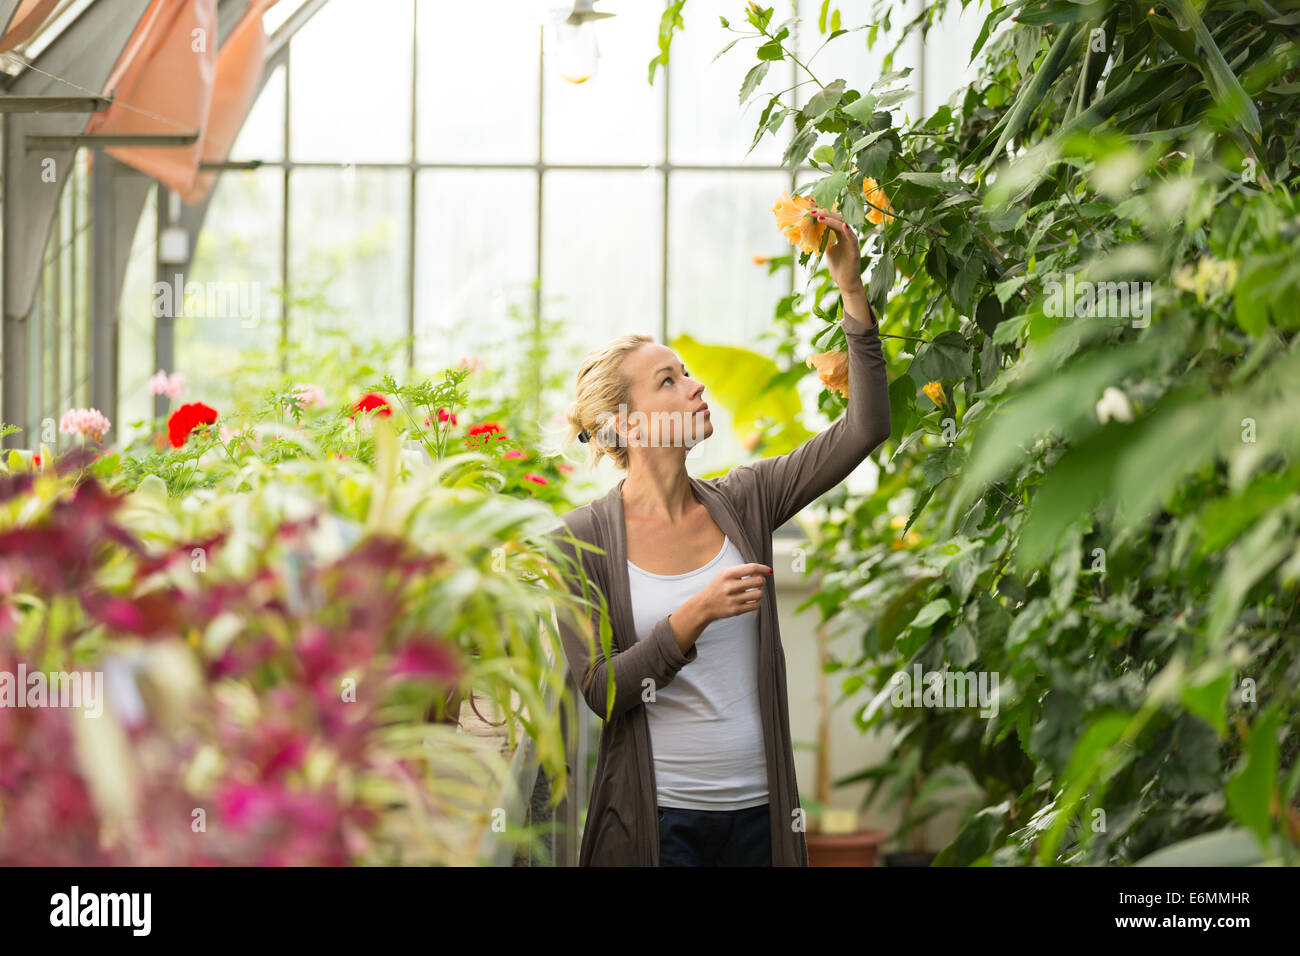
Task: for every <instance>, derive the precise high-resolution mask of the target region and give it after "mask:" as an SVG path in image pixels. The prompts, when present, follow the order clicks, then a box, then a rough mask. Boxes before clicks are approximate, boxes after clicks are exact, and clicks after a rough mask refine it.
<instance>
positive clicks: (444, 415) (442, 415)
mask: <svg viewBox="0 0 1300 956" xmlns="http://www.w3.org/2000/svg"><path fill="white" fill-rule="evenodd" d="M448 418H450V419H451V423H452V425H455V424H456V413H455V412H451V413H448V411H447V409H445V408H440V409H438V421H440V422H445V421H446V420H447V419H448ZM424 425H425V427H426V428H428V427H431V426H432V425H433V420H432V419H431V418H430V417H429V416H428V415H425V416H424Z"/></svg>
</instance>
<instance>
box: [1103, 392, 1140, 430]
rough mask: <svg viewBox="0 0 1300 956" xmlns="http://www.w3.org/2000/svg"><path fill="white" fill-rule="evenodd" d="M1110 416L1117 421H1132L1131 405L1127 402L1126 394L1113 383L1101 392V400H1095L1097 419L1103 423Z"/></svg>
mask: <svg viewBox="0 0 1300 956" xmlns="http://www.w3.org/2000/svg"><path fill="white" fill-rule="evenodd" d="M1112 418H1113V419H1115V421H1118V422H1131V421H1133V406H1132V405H1130V404H1129V402H1128V396H1127V395H1125V394H1124V393H1123V392H1121V391H1120V390H1119V389H1118V388H1116V387H1115V386H1113V385H1112V386H1110V387H1109V388H1107V389H1106V391H1104V392H1102V393H1101V400H1100V401H1099V402H1097V420H1098V421H1099V422H1101V423H1102V424H1103V425H1104V424H1106V422H1108V421H1110V420H1111V419H1112Z"/></svg>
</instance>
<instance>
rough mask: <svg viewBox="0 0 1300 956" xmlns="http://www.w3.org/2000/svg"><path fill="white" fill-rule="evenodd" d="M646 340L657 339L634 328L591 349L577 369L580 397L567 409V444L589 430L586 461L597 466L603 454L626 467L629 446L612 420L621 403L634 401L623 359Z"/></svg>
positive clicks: (625, 468)
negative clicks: (620, 436) (623, 369)
mask: <svg viewBox="0 0 1300 956" xmlns="http://www.w3.org/2000/svg"><path fill="white" fill-rule="evenodd" d="M647 342H654V339H653V338H651V337H650V336H648V335H641V334H639V333H635V332H630V333H628V334H627V335H620V336H619V337H618V338H616V339H614V340H613V341H611V342H609V343H608V344H606V345H604V346H603V347H601V348H598V349H593V350H592V351H590V352H588V353H587V357H586V358H585V359H583V361H582V365H581V367H580V368H579V369H578V378H577V384H576V386H575V390H576V392H577V398H576V399H575V400H574V401H573V403H572V404H570V405H569V409H568V411H567V412H566V413H565V417H566V418H567V419H568V422H569V428H568V431H567V433H566V435H565V444H570V443H572V442H574V441H576V440H577V439H578V434H579V433H580V432H582V431H586V432H587V464H588V466H590V467H593V468H594V467H595V465H596V463H597V462H599V461H600V459H601V458H602V457H604V456H606V455H608V456H609V457H610V458H611V459H613V461H614V464H615V466H616V467H618V468H619V469H621V470H623V471H626V470H627V447H626V446H625V445H621V444H619V438H618V434H617V433H616V432H615V430H614V427H613V421H614V419H615V418H616V417H617V415H618V409H619V406H620V405H629V404H631V403H630V401H629V397H630V393H631V390H632V383H631V382H630V381H629V380H628V378H627V376H625V375H624V374H623V371H622V366H623V360H624V359H625V358H627V356H628V354H629V353H631V352H635V351H636V350H637V349H639V348H640V347H641V346H642V345H645V344H646V343H647Z"/></svg>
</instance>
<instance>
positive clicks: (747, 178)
mask: <svg viewBox="0 0 1300 956" xmlns="http://www.w3.org/2000/svg"><path fill="white" fill-rule="evenodd" d="M789 182H790V181H789V177H788V176H787V175H785V174H783V173H779V172H774V173H767V172H763V173H758V172H755V173H740V172H737V173H692V172H674V173H673V174H672V177H671V179H670V181H669V214H668V223H669V245H668V253H669V259H668V329H669V341H670V342H671V341H672V339H673V338H674V337H675V336H677V335H679V334H681V333H686V334H689V335H690V336H691V337H692V338H694V339H696V340H697V341H700V342H703V343H705V344H708V345H735V346H739V347H741V348H747V349H752V350H754V351H757V352H760V353H763V354H768V353H769V352H770V351H771V346H770V345H768V344H764V342H763V341H762V340H761V339H760V336H761V335H762V334H763V333H764V332H766V331H767V330H769V329H771V328H772V326H773V323H774V319H773V314H774V313H775V310H776V305H777V302H778V300H779V299H780V298H781V297H782V296H784V295H787V294H788V293H789V291H790V273H789V271H788V270H785V269H782V270H780V271H778V272H777V273H775V274H774V275H768V269H767V266H766V265H759V264H756V263H755V262H754V257H755V256H760V255H761V256H771V255H783V254H784V253H786V252H787V251H788V249H789V243H787V242H786V241H785V240H784V239H783V238H782V237H781V234H780V232H779V231H778V229H777V226H776V219H775V218H774V217H773V215H772V213H771V207H772V204H773V203H774V202H775V201H776V199H777V197H778V196H780V195H781V192H782V191H783V190H788V189H789V188H790V187H789ZM687 367H688V368H689V363H688V365H687ZM702 381H703V382H704V395H705V401H709V402H710V406H711V409H712V411H713V418H712V420H713V435H712V437H710V438H709V440H708V441H706V442H704V443H702V444H701V445H700V446H699V447H698V448H695V449H693V450H692V451H691V453H690V455H689V457H688V459H687V464H688V466H689V470H690V472H691V473H692V474H695V475H703V474H707V473H709V472H711V471H715V470H718V469H721V468H725V467H727V466H729V465H733V464H736V463H737V462H741V461H747V460H748V459H749V458H750V457H751V456H750V453H749V452H748V451H747V450H746V449H745V448H744V446H743V445H742V444H741V440H740V436H738V435H736V434H735V433H734V432H733V431H732V428H731V415H730V413H729V412H728V411H727V409H725V408H724V407H722V406H721V405H720V403H718V402H716V401H710V400H709V397H708V396H709V395H710V391H709V384H710V383H709V382H708V381H707V380H704V379H702Z"/></svg>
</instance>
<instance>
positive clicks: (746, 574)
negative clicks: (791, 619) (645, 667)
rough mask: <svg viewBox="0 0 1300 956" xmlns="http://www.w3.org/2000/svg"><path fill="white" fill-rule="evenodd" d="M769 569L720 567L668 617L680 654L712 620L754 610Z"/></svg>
mask: <svg viewBox="0 0 1300 956" xmlns="http://www.w3.org/2000/svg"><path fill="white" fill-rule="evenodd" d="M771 573H772V569H771V568H769V567H768V566H767V565H766V564H737V565H735V566H733V567H730V568H723V569H722V570H721V571H719V572H718V574H717V576H716V577H714V579H713V580H712V581H710V582H709V583H708V584H707V585H705V586H704V588H703V590H701V591H700V592H699V593H698V594H695V595H694V596H693V597H690V598H688V599H687V601H686V602H685V603H684V604H683V605H682V606H681V607H680V608H678V609H677V610H676V611H674V612H673V613H672V614H670V615H669V616H668V624H669V627H671V628H672V630H673V634H674V636H676V637H677V643H678V646H680V647H681V648H682V653H683V654H684V653H686V649H687V648H689V647H690V646H691V645H692V644H694V643H695V640H696V638H698V637H699V636H700V634H701V633H703V631H704V629H705V628H706V627H708V626H709V625H710V624H712V623H713V622H714V621H717V620H720V619H721V618H724V617H735V616H736V615H738V614H745V613H747V612H749V611H757V610H758V608H759V606H760V604H761V603H762V600H763V589H764V587H765V586H766V584H767V578H765V577H764V576H763V575H765V574H766V575H770V574H771Z"/></svg>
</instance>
